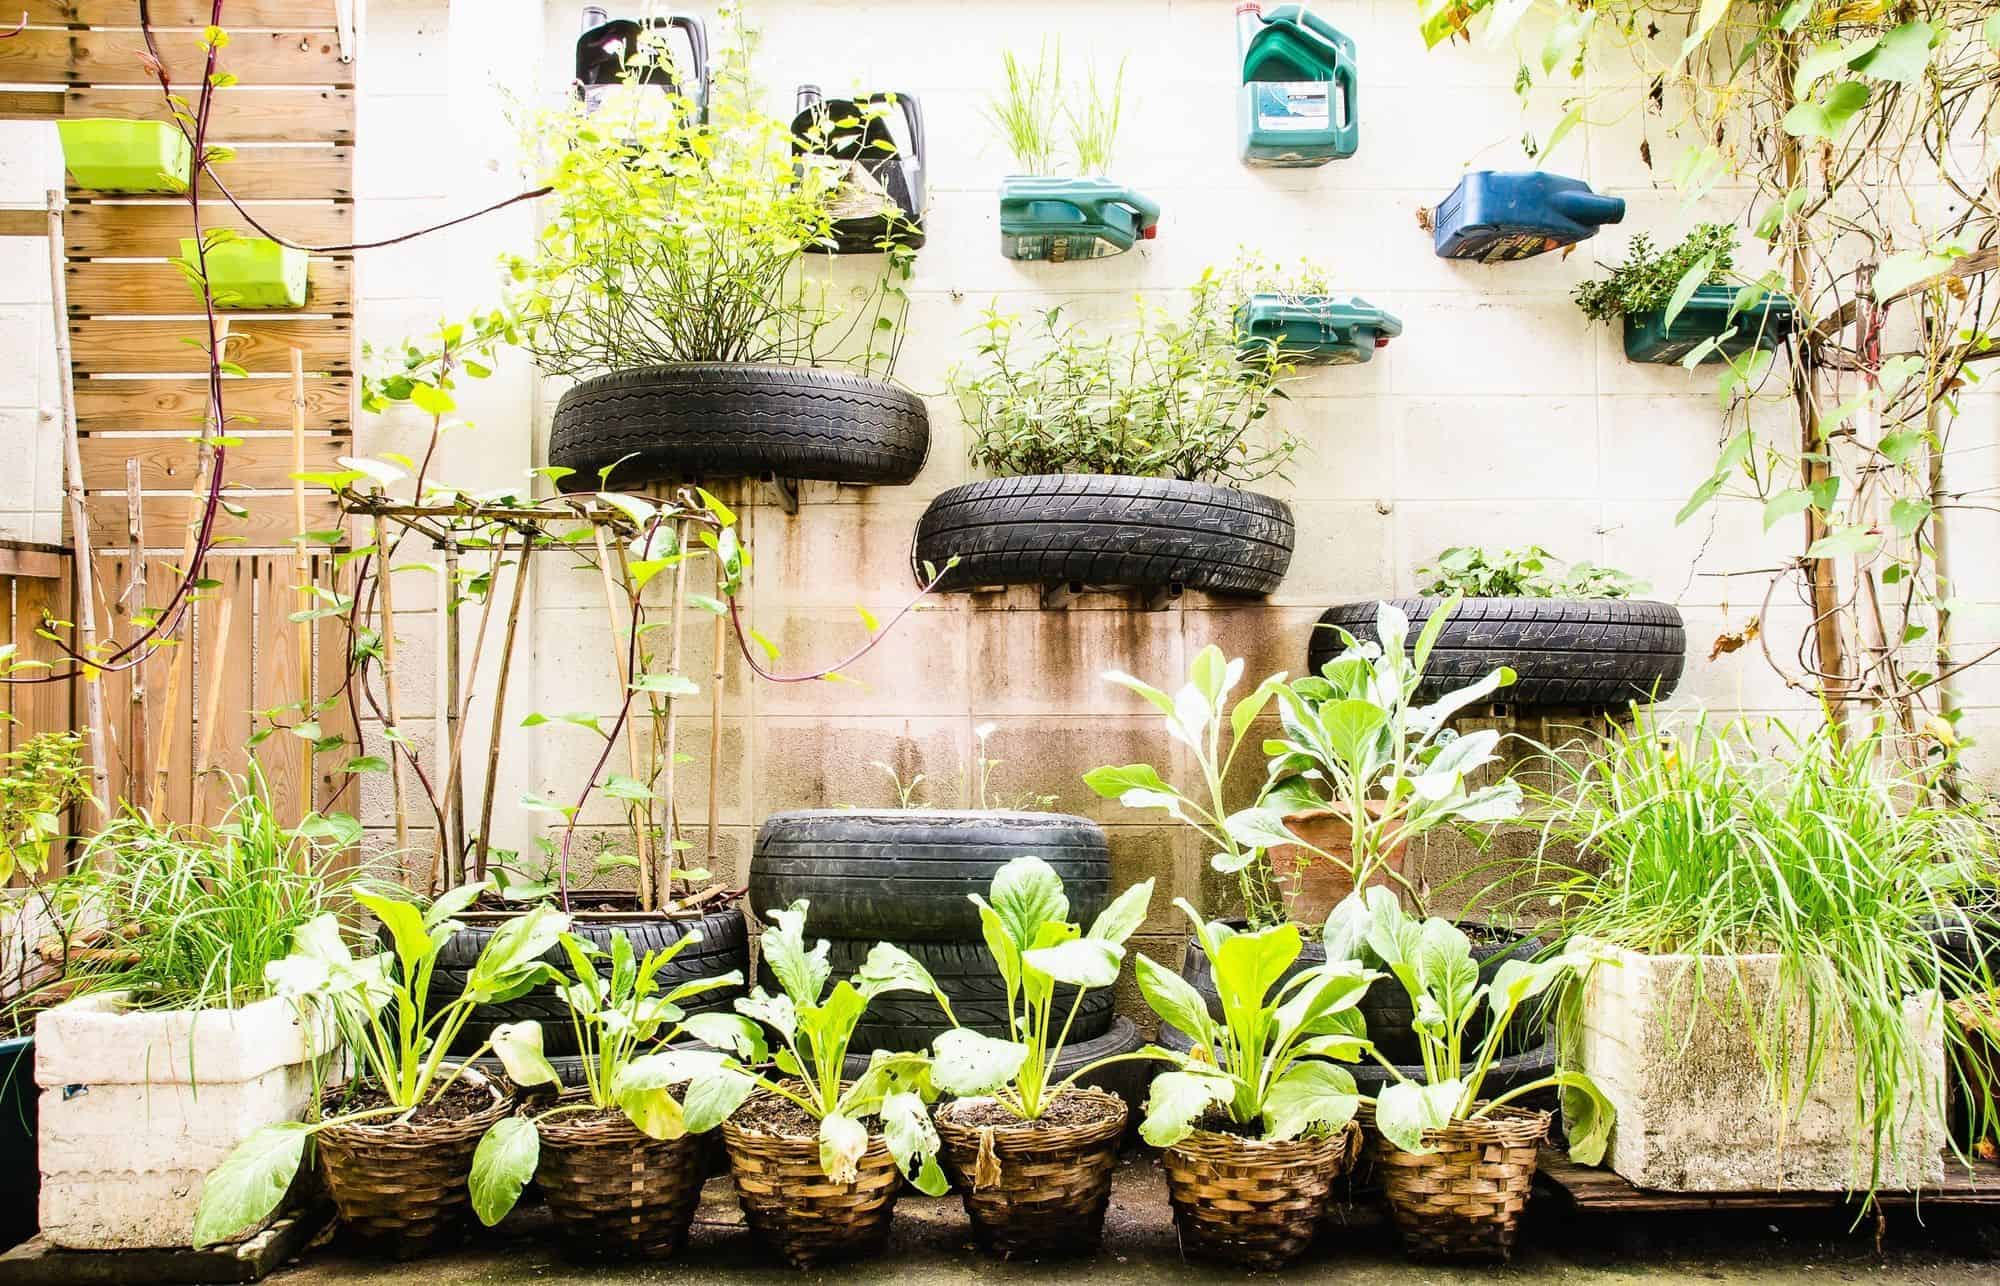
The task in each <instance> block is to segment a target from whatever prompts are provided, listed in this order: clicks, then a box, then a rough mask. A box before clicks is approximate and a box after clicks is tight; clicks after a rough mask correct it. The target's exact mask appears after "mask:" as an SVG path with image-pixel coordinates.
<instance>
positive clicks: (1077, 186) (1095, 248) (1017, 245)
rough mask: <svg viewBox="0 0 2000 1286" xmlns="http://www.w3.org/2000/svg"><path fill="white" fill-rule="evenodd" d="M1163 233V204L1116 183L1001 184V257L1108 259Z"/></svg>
mask: <svg viewBox="0 0 2000 1286" xmlns="http://www.w3.org/2000/svg"><path fill="white" fill-rule="evenodd" d="M1159 230H1160V207H1159V205H1158V203H1157V202H1154V201H1152V200H1150V199H1149V198H1147V197H1144V196H1142V195H1140V194H1139V193H1137V192H1135V191H1133V190H1132V189H1131V188H1128V187H1125V186H1124V185H1122V184H1119V183H1114V182H1112V181H1111V180H1110V179H1103V178H1095V179H1064V178H1045V177H1042V176H1040V175H1031V174H1015V175H1010V176H1008V177H1007V178H1005V179H1002V180H1001V182H1000V253H1001V254H1003V255H1005V256H1006V257H1007V258H1009V259H1040V260H1044V261H1046V262H1048V263H1068V262H1070V261H1072V260H1076V259H1102V258H1104V257H1105V256H1107V255H1115V254H1123V253H1125V252H1126V251H1127V250H1130V249H1131V248H1132V247H1133V246H1134V245H1136V244H1138V243H1139V242H1141V241H1151V240H1152V239H1153V238H1154V237H1155V236H1157V235H1158V234H1159Z"/></svg>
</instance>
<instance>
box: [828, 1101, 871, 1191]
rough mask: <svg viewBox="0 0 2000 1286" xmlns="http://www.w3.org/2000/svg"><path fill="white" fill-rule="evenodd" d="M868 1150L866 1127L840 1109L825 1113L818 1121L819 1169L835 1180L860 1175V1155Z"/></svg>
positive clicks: (852, 1180)
mask: <svg viewBox="0 0 2000 1286" xmlns="http://www.w3.org/2000/svg"><path fill="white" fill-rule="evenodd" d="M867 1150H868V1130H867V1128H866V1127H864V1126H863V1125H862V1124H861V1122H859V1121H857V1120H855V1119H854V1118H853V1117H851V1116H847V1115H844V1114H842V1113H840V1112H828V1113H827V1114H826V1116H825V1117H823V1118H821V1120H820V1123H819V1168H820V1172H821V1173H822V1174H824V1175H826V1177H827V1178H829V1179H831V1180H833V1181H834V1182H835V1183H853V1182H854V1181H855V1179H857V1178H859V1177H860V1174H861V1169H860V1162H861V1154H862V1153H864V1152H866V1151H867Z"/></svg>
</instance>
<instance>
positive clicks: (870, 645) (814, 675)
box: [729, 569, 948, 683]
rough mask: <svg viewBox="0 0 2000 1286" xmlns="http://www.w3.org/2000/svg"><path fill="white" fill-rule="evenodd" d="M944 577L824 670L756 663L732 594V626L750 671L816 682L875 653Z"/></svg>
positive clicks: (780, 679)
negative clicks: (785, 669) (792, 670)
mask: <svg viewBox="0 0 2000 1286" xmlns="http://www.w3.org/2000/svg"><path fill="white" fill-rule="evenodd" d="M947 570H948V569H947ZM944 577H945V573H944V572H939V573H938V574H937V575H936V576H934V577H932V578H931V582H930V584H928V585H926V586H924V587H923V588H922V589H920V590H918V591H917V596H916V597H915V598H913V599H911V600H910V601H909V602H907V603H905V604H903V610H902V611H900V612H897V613H896V614H895V615H894V616H892V617H890V618H889V623H888V624H887V625H884V626H883V627H882V628H881V629H879V630H876V631H875V632H874V633H873V634H871V635H869V636H868V641H867V642H866V643H864V644H862V645H861V647H860V649H859V650H858V651H856V652H854V653H853V654H852V655H851V656H849V657H847V658H846V659H844V660H840V661H836V662H834V663H833V664H832V665H829V666H827V667H826V668H825V669H823V670H813V671H811V672H810V673H807V674H779V673H777V672H776V671H773V670H767V669H765V668H764V667H763V666H761V665H759V664H757V658H756V657H755V656H752V655H751V653H750V636H749V634H748V633H747V632H746V631H745V630H744V628H743V618H742V614H741V612H740V611H739V609H738V608H737V606H736V595H734V594H731V595H730V596H729V624H730V625H731V626H732V627H733V629H734V630H735V633H736V650H737V651H739V652H741V653H742V654H743V660H744V663H745V664H747V665H748V666H749V667H750V672H751V673H752V674H755V675H756V676H757V677H758V678H760V679H765V680H768V681H769V682H772V683H814V682H817V681H819V680H821V679H824V678H826V677H827V676H828V675H830V674H838V673H840V672H841V671H842V670H845V669H846V668H847V667H848V666H850V665H853V664H854V663H855V662H856V661H859V660H860V659H861V658H862V657H864V656H867V655H868V654H869V653H870V652H873V651H874V650H875V649H876V647H877V646H878V645H879V644H880V643H881V642H882V640H883V639H885V638H887V637H889V631H890V630H893V629H895V628H896V624H897V622H899V621H901V620H902V619H903V618H904V617H905V616H908V615H909V614H910V613H911V612H914V611H916V610H917V604H919V603H921V602H923V601H924V600H925V599H926V598H928V597H930V594H931V591H932V590H934V589H936V588H937V587H938V582H939V581H942V580H943V579H944Z"/></svg>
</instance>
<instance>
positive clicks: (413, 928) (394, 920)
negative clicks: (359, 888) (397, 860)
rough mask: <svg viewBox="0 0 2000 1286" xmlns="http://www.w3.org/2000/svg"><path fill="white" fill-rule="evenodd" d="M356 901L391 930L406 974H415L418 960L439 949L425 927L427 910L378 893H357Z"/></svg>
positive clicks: (405, 975) (406, 975)
mask: <svg viewBox="0 0 2000 1286" xmlns="http://www.w3.org/2000/svg"><path fill="white" fill-rule="evenodd" d="M354 900H355V901H357V902H359V903H360V904H361V905H362V906H364V907H367V908H368V910H369V911H370V912H372V913H373V914H374V916H375V918H376V919H377V920H380V921H381V922H382V927H383V928H385V929H387V930H388V931H389V937H390V940H391V941H392V942H393V943H394V944H395V948H396V957H397V959H399V960H401V961H402V963H403V976H404V977H406V978H408V977H413V976H414V975H415V970H416V965H417V963H418V962H419V961H422V960H425V959H428V958H429V957H430V955H431V954H432V953H433V952H434V951H435V950H436V949H437V948H436V947H434V946H433V945H432V944H431V935H430V933H429V932H428V931H427V930H426V929H425V928H424V914H423V912H421V911H419V910H418V909H417V908H416V907H415V906H412V905H411V904H410V903H408V902H405V901H403V900H402V899H401V898H391V897H384V896H382V895H380V894H376V893H356V894H355V895H354Z"/></svg>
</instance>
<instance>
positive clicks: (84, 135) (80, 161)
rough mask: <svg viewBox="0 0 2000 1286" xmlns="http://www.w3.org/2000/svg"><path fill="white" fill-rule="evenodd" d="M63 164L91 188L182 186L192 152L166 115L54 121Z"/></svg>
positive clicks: (184, 188)
mask: <svg viewBox="0 0 2000 1286" xmlns="http://www.w3.org/2000/svg"><path fill="white" fill-rule="evenodd" d="M56 133H57V135H58V136H59V137H60V138H61V139H62V149H63V166H64V168H66V169H67V170H68V171H69V173H70V177H71V178H73V179H75V180H76V185H77V186H78V187H80V188H89V189H91V190H92V191H94V192H185V191H187V185H188V176H189V173H190V170H191V168H192V165H193V153H192V150H191V149H190V148H189V147H188V141H187V136H186V135H184V134H182V133H181V131H180V127H179V126H177V125H174V124H172V123H170V122H167V121H126V120H74V121H57V122H56Z"/></svg>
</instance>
